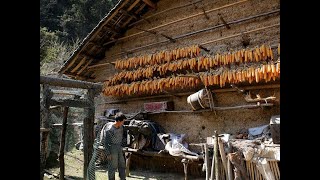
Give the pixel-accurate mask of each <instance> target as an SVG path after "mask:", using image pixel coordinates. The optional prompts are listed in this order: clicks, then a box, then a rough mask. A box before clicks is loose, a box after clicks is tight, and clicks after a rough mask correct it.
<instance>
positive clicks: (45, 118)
mask: <svg viewBox="0 0 320 180" xmlns="http://www.w3.org/2000/svg"><path fill="white" fill-rule="evenodd" d="M42 87H43V89H42V91H43V96H42V98H43V99H42V103H41V105H40V107H41V108H42V111H41V127H42V128H49V115H50V114H49V113H50V112H49V107H50V105H49V101H50V99H51V97H52V93H51V91H50V89H49V86H48V85H46V84H44V85H43V86H42ZM48 138H49V131H45V132H42V136H41V145H40V180H43V175H44V168H45V165H46V158H47V148H48Z"/></svg>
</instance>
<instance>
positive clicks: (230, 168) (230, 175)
mask: <svg viewBox="0 0 320 180" xmlns="http://www.w3.org/2000/svg"><path fill="white" fill-rule="evenodd" d="M227 169H228V171H227V174H228V176H227V180H233V171H232V164H231V162H230V159H229V158H228V162H227Z"/></svg>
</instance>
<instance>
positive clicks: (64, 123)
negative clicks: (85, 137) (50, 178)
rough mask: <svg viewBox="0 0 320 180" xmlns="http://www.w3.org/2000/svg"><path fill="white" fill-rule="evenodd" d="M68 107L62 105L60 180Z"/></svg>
mask: <svg viewBox="0 0 320 180" xmlns="http://www.w3.org/2000/svg"><path fill="white" fill-rule="evenodd" d="M68 110H69V107H64V111H63V123H62V130H61V137H60V149H59V163H60V178H59V179H60V180H64V146H65V141H66V130H67V119H68Z"/></svg>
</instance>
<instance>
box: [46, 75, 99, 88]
mask: <svg viewBox="0 0 320 180" xmlns="http://www.w3.org/2000/svg"><path fill="white" fill-rule="evenodd" d="M40 84H48V85H52V86H61V87H71V88H82V89H91V88H93V89H97V90H98V91H101V90H102V84H98V83H91V82H86V81H79V80H73V79H65V78H54V77H47V76H40Z"/></svg>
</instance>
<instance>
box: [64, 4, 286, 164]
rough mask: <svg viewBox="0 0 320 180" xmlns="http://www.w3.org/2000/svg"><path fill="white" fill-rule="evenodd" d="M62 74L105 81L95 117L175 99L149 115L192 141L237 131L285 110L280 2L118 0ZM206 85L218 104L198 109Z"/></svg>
mask: <svg viewBox="0 0 320 180" xmlns="http://www.w3.org/2000/svg"><path fill="white" fill-rule="evenodd" d="M60 73H62V74H65V75H67V76H69V77H71V78H74V79H78V80H83V81H90V82H95V83H99V82H101V83H103V84H104V89H103V92H102V94H101V96H99V97H97V98H95V103H96V116H99V115H102V113H103V111H104V110H106V109H108V108H118V109H120V110H121V111H123V112H124V113H138V112H141V111H144V110H145V109H144V107H145V104H146V103H150V102H173V104H174V109H173V111H171V112H169V111H164V112H153V113H149V114H148V118H149V119H151V120H153V121H156V122H157V123H159V124H160V125H161V126H163V128H164V129H165V130H166V131H167V132H172V133H181V134H186V135H187V142H188V143H194V144H197V143H203V142H206V141H207V137H212V135H213V133H214V131H215V130H217V132H218V133H228V134H233V135H237V134H239V131H241V129H248V128H252V127H257V126H261V125H265V124H269V123H270V119H271V117H272V116H274V115H279V114H280V1H279V0H229V1H225V0H215V1H212V0H175V1H172V0H120V1H119V2H118V3H117V5H116V6H115V7H114V8H113V9H112V10H111V11H110V12H109V13H108V14H107V15H106V16H105V17H104V18H103V19H102V20H101V21H100V22H99V24H98V25H97V26H96V27H95V28H94V29H93V30H92V31H91V32H90V33H89V34H88V36H87V37H86V38H85V39H84V40H83V42H82V43H81V44H80V45H79V47H78V49H77V50H76V51H75V52H74V53H73V54H72V56H71V57H70V59H68V60H67V61H66V62H65V63H64V65H63V67H62V68H61V69H60ZM201 89H207V90H208V91H209V92H211V93H212V102H211V103H210V107H208V108H203V109H200V110H199V109H196V110H195V109H193V108H192V104H191V103H190V102H189V103H188V101H187V99H188V97H189V96H190V95H192V94H194V93H197V92H199V90H201ZM203 101H205V100H203ZM190 148H191V149H192V148H194V149H196V147H190ZM181 166H182V165H181Z"/></svg>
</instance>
